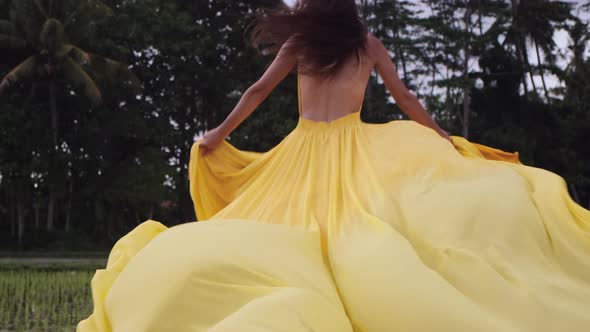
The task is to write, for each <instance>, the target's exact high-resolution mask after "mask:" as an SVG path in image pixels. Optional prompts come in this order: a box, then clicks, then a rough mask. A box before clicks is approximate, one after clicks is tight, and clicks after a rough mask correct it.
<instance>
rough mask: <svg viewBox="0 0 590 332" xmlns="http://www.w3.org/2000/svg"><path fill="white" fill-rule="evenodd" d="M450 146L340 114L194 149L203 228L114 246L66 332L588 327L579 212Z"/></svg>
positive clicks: (586, 239) (156, 231)
mask: <svg viewBox="0 0 590 332" xmlns="http://www.w3.org/2000/svg"><path fill="white" fill-rule="evenodd" d="M453 139H454V143H453V144H451V143H450V142H449V141H447V140H445V139H443V138H441V137H440V136H439V135H438V134H437V133H435V132H434V131H433V130H431V129H429V128H427V127H424V126H422V125H419V124H417V123H415V122H413V121H407V120H402V121H392V122H389V123H385V124H368V123H364V122H362V121H361V119H360V113H359V112H356V113H351V114H349V115H346V116H344V117H341V118H339V119H337V120H334V121H332V122H329V123H327V122H315V121H311V120H307V119H305V118H302V117H300V118H299V122H298V124H297V127H296V128H295V129H294V130H293V131H292V132H291V133H290V134H289V135H288V136H287V137H285V139H284V140H282V141H281V142H280V143H279V144H278V145H277V146H275V147H274V148H273V149H271V150H269V151H267V152H264V153H256V152H249V151H241V150H239V149H237V148H235V147H234V146H232V145H231V144H230V143H229V142H227V141H223V142H222V144H221V145H220V146H219V147H218V148H217V149H215V150H213V151H212V152H210V153H209V154H207V155H205V156H203V155H202V150H200V149H199V142H196V143H195V144H194V146H193V148H192V150H191V160H190V165H189V166H190V167H189V168H190V170H189V173H190V191H191V196H192V198H193V201H194V204H195V210H196V213H197V215H198V217H199V219H200V220H206V221H201V222H191V223H186V224H182V225H177V226H173V227H171V228H166V227H165V226H164V225H162V224H160V223H158V222H156V221H151V220H150V221H146V222H144V223H143V224H141V225H139V226H137V227H136V228H135V229H134V230H133V231H131V232H130V233H129V234H127V235H126V236H125V237H123V238H121V239H120V240H119V241H118V242H117V243H116V244H115V246H114V247H113V250H112V252H111V254H110V257H109V261H108V265H107V267H106V269H103V270H98V271H97V273H96V275H95V276H94V278H93V280H92V294H93V298H94V313H93V314H92V315H91V316H90V317H89V318H88V319H86V320H84V321H82V322H81V323H80V324H79V325H78V331H79V332H91V331H121V332H131V331H326V332H331V331H369V332H373V331H425V332H426V331H453V332H460V331H465V332H467V331H490V332H497V331H502V332H505V331H523V332H524V331H535V332H557V331H568V332H575V331H579V332H585V331H590V211H588V210H586V209H584V208H582V207H580V206H579V205H577V204H576V203H575V202H573V201H572V199H571V198H570V196H569V194H568V192H567V189H566V185H565V182H564V180H563V179H562V178H561V177H559V176H558V175H556V174H554V173H551V172H549V171H546V170H543V169H540V168H535V167H530V166H526V165H523V164H521V163H520V162H519V160H518V155H517V154H516V153H514V154H512V153H507V152H504V151H501V150H498V149H494V148H491V147H487V146H484V145H479V144H474V143H471V142H469V141H468V140H466V139H464V138H462V137H458V136H453Z"/></svg>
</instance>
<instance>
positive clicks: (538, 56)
mask: <svg viewBox="0 0 590 332" xmlns="http://www.w3.org/2000/svg"><path fill="white" fill-rule="evenodd" d="M535 51H536V52H537V63H538V64H539V70H541V82H543V90H544V91H545V99H547V102H550V99H549V90H548V89H547V84H546V83H545V74H544V73H543V69H542V68H541V65H542V63H541V55H540V54H539V44H537V42H535Z"/></svg>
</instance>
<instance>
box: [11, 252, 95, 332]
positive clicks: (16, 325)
mask: <svg viewBox="0 0 590 332" xmlns="http://www.w3.org/2000/svg"><path fill="white" fill-rule="evenodd" d="M103 267H104V266H97V265H96V264H94V265H93V264H92V263H87V264H77V265H71V264H64V265H61V266H59V265H52V266H26V265H22V264H20V265H19V264H7V265H6V264H5V265H0V331H15V332H20V331H35V332H37V331H39V332H44V331H47V332H49V331H51V332H53V331H75V328H76V324H77V323H78V322H79V321H80V320H82V319H84V318H86V317H88V316H89V315H90V314H91V312H92V296H91V293H90V280H91V279H92V276H93V275H94V272H95V270H96V269H98V268H103Z"/></svg>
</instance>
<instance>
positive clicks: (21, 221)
mask: <svg viewBox="0 0 590 332" xmlns="http://www.w3.org/2000/svg"><path fill="white" fill-rule="evenodd" d="M17 200H18V201H17V203H16V208H17V219H18V228H17V243H18V247H19V249H22V247H23V239H24V232H25V204H24V202H23V199H22V197H19V198H17Z"/></svg>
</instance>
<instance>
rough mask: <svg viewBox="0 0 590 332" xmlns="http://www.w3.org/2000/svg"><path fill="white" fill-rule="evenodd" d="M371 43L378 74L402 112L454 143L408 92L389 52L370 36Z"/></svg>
mask: <svg viewBox="0 0 590 332" xmlns="http://www.w3.org/2000/svg"><path fill="white" fill-rule="evenodd" d="M369 43H370V48H371V50H372V51H373V52H372V53H373V54H374V58H375V64H376V68H377V72H378V73H379V75H380V76H381V78H382V79H383V82H384V83H385V86H386V87H387V89H388V90H389V92H390V93H391V96H392V97H393V99H395V102H396V103H397V105H398V106H399V107H400V108H401V110H402V111H404V113H406V114H407V115H408V116H409V117H410V119H412V120H414V121H416V122H418V123H420V124H422V125H424V126H426V127H429V128H432V129H433V130H434V131H436V132H437V133H438V134H439V135H441V136H442V137H444V138H446V139H448V140H449V141H451V142H452V140H451V138H450V137H449V135H448V134H447V132H446V131H444V130H442V129H441V128H440V127H439V126H438V124H437V123H436V121H434V119H433V118H432V116H430V114H429V113H428V112H426V110H425V109H424V107H423V106H422V104H420V101H419V100H418V98H416V96H414V95H413V94H412V93H411V92H410V91H409V90H408V88H407V87H406V85H405V84H404V83H403V82H402V80H401V79H400V78H399V75H398V74H397V70H396V69H395V66H394V64H393V62H391V58H390V57H389V52H388V51H387V49H386V48H385V46H384V45H383V43H381V41H380V40H379V39H377V38H376V37H375V36H373V35H370V36H369Z"/></svg>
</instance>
